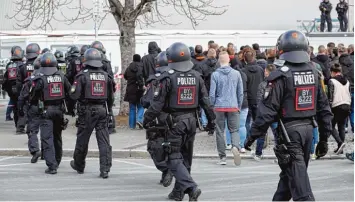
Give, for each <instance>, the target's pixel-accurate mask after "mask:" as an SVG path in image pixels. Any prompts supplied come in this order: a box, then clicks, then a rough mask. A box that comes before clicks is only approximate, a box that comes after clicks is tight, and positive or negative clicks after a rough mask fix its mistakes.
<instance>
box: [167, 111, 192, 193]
mask: <svg viewBox="0 0 355 202" xmlns="http://www.w3.org/2000/svg"><path fill="white" fill-rule="evenodd" d="M183 116H184V115H183ZM173 122H174V125H173V127H172V128H171V129H170V130H169V131H168V135H167V139H168V142H170V145H171V147H172V150H173V151H172V152H171V153H170V154H169V157H168V162H167V165H168V168H169V169H170V171H171V172H172V173H173V175H174V177H175V186H174V189H173V190H174V191H178V192H181V193H187V192H188V191H189V190H190V189H194V188H196V187H197V184H196V183H195V181H194V180H193V179H192V177H191V175H190V173H191V165H192V155H193V144H194V141H195V134H196V118H195V115H194V114H191V116H190V117H189V118H186V116H185V118H181V119H179V117H177V118H175V119H174V121H173Z"/></svg>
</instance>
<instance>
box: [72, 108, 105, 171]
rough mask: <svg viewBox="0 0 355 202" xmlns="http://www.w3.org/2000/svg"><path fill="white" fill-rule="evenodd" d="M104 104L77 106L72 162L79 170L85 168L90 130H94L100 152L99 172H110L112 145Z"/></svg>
mask: <svg viewBox="0 0 355 202" xmlns="http://www.w3.org/2000/svg"><path fill="white" fill-rule="evenodd" d="M107 116H108V115H107V112H106V108H105V106H104V105H81V106H78V121H77V127H78V131H77V133H76V136H77V138H76V144H75V151H74V163H75V166H76V168H77V169H78V170H79V171H84V169H85V158H86V155H87V153H88V146H89V141H90V137H91V133H92V131H93V130H94V128H95V130H96V140H97V144H98V147H99V153H100V172H110V168H111V166H112V147H111V145H110V136H109V132H108V128H107V127H108V122H107V121H108V118H107Z"/></svg>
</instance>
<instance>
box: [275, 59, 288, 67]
mask: <svg viewBox="0 0 355 202" xmlns="http://www.w3.org/2000/svg"><path fill="white" fill-rule="evenodd" d="M285 62H286V61H285V60H275V61H274V65H275V66H277V67H282V66H283V65H284V64H285Z"/></svg>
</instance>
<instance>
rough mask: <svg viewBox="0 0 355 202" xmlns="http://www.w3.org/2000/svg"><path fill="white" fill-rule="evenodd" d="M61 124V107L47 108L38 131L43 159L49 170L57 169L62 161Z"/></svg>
mask: <svg viewBox="0 0 355 202" xmlns="http://www.w3.org/2000/svg"><path fill="white" fill-rule="evenodd" d="M62 124H63V111H62V106H57V105H56V106H47V107H46V110H45V112H44V113H43V119H42V122H41V125H40V129H41V142H42V144H43V153H44V159H45V160H46V164H47V166H48V167H49V168H50V169H57V168H58V166H59V164H60V162H61V160H62V155H63V147H62Z"/></svg>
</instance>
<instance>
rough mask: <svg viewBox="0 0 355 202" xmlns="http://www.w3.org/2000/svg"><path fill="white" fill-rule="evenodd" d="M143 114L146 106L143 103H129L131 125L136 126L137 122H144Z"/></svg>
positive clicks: (131, 126)
mask: <svg viewBox="0 0 355 202" xmlns="http://www.w3.org/2000/svg"><path fill="white" fill-rule="evenodd" d="M143 114H144V108H143V107H142V105H141V104H133V103H129V127H130V128H136V123H137V122H140V123H143ZM136 116H137V119H136Z"/></svg>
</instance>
